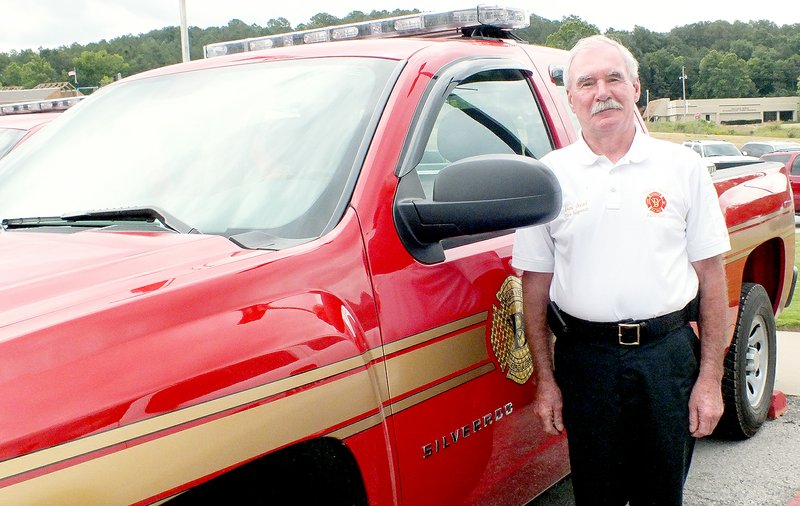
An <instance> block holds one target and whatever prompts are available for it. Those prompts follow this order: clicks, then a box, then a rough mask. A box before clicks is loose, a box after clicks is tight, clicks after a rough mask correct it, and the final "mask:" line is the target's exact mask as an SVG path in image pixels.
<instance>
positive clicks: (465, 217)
mask: <svg viewBox="0 0 800 506" xmlns="http://www.w3.org/2000/svg"><path fill="white" fill-rule="evenodd" d="M410 176H414V175H413V174H410ZM407 177H408V176H407ZM560 209H561V187H560V185H559V184H558V180H557V179H556V177H555V175H554V174H553V173H552V171H551V170H550V169H548V168H547V167H546V166H545V165H544V164H542V163H541V162H540V161H538V160H535V159H533V158H529V157H525V156H521V155H499V154H491V155H480V156H473V157H469V158H464V159H462V160H459V161H457V162H453V163H451V164H450V165H448V166H446V167H445V168H443V169H442V170H441V171H440V172H439V174H438V175H437V177H436V181H435V184H434V188H433V197H432V198H431V199H421V198H402V197H401V198H398V200H397V201H396V205H395V221H396V223H397V227H398V232H399V234H400V237H401V239H402V240H403V243H404V244H405V245H406V247H407V248H408V249H409V251H410V252H411V253H412V255H414V257H415V258H417V259H418V260H419V261H421V262H424V263H435V262H439V261H442V260H444V250H443V248H442V246H441V241H442V240H443V239H448V238H455V237H462V236H469V235H475V234H483V233H490V232H501V231H505V230H511V229H515V228H521V227H528V226H532V225H538V224H542V223H547V222H549V221H550V220H552V219H553V218H555V217H556V216H557V215H558V212H559V211H560Z"/></svg>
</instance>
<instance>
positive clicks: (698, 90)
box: [693, 49, 756, 98]
mask: <svg viewBox="0 0 800 506" xmlns="http://www.w3.org/2000/svg"><path fill="white" fill-rule="evenodd" d="M697 80H698V84H697V85H696V86H695V88H694V94H693V96H695V97H697V98H741V97H749V96H753V94H755V91H756V86H755V84H754V83H753V80H752V79H751V78H750V69H749V68H748V67H747V62H745V61H744V60H742V59H741V58H739V57H738V56H736V54H735V53H722V52H720V51H717V50H715V49H712V50H711V51H709V52H708V53H707V54H706V55H705V56H704V57H703V59H702V60H701V61H700V74H699V77H698V79H697Z"/></svg>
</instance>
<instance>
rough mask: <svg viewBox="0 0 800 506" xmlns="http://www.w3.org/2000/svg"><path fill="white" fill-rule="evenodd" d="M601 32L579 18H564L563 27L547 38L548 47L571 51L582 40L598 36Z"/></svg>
mask: <svg viewBox="0 0 800 506" xmlns="http://www.w3.org/2000/svg"><path fill="white" fill-rule="evenodd" d="M598 34H600V30H599V29H598V28H597V27H596V26H595V25H592V24H590V23H587V22H586V21H584V20H582V19H581V18H579V17H578V16H568V17H565V18H564V21H563V22H562V24H561V27H560V28H559V29H558V30H556V31H555V32H553V33H551V34H550V35H549V36H548V37H547V45H548V46H550V47H557V48H561V49H567V50H569V49H571V48H572V46H574V45H575V43H576V42H578V41H579V40H580V39H582V38H584V37H588V36H589V35H598Z"/></svg>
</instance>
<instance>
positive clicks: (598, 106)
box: [592, 98, 622, 116]
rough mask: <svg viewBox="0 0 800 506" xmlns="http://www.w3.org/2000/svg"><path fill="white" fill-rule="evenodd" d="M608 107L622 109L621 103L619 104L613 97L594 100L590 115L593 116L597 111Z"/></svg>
mask: <svg viewBox="0 0 800 506" xmlns="http://www.w3.org/2000/svg"><path fill="white" fill-rule="evenodd" d="M608 109H622V104H620V103H619V102H617V101H616V100H614V99H613V98H609V99H606V100H603V101H602V102H596V103H595V104H594V105H593V106H592V116H594V115H595V114H597V113H600V112H603V111H606V110H608Z"/></svg>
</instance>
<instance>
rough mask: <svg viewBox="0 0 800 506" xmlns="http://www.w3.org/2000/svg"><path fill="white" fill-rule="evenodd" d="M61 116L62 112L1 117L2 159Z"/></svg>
mask: <svg viewBox="0 0 800 506" xmlns="http://www.w3.org/2000/svg"><path fill="white" fill-rule="evenodd" d="M60 114H61V113H60V112H37V113H28V114H14V115H7V116H6V115H3V116H0V158H2V157H4V156H6V154H8V152H9V151H11V150H12V149H14V147H15V146H16V145H17V144H19V143H20V142H22V141H24V140H25V139H27V138H28V136H30V135H31V134H33V133H34V132H35V131H36V130H38V129H40V128H42V127H43V126H44V125H46V124H47V123H49V122H50V121H52V120H54V119H55V118H57V117H58V116H59V115H60Z"/></svg>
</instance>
